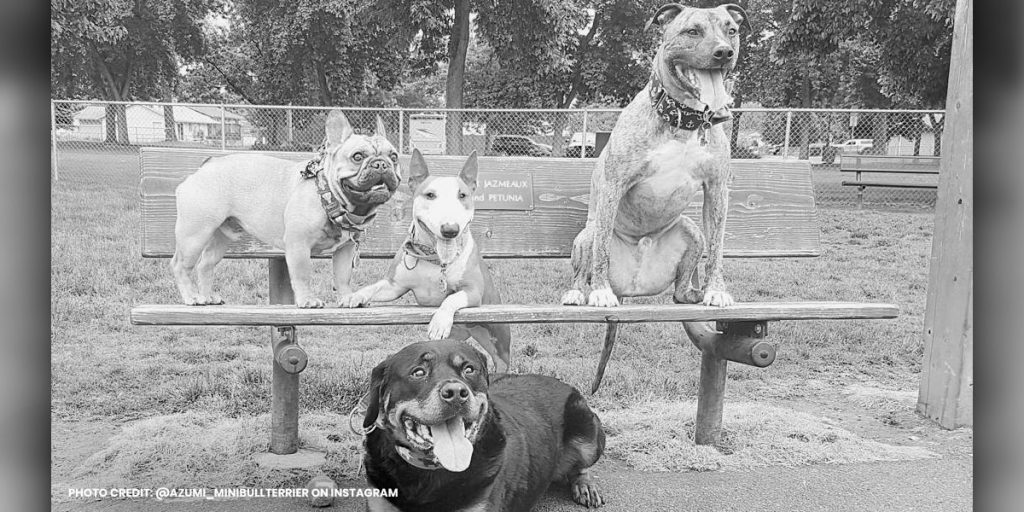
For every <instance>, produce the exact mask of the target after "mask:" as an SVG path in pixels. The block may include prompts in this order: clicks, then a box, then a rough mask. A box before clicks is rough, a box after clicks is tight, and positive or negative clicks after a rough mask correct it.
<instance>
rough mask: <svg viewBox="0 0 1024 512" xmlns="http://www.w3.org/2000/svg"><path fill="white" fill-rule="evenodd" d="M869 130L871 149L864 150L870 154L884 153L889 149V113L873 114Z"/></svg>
mask: <svg viewBox="0 0 1024 512" xmlns="http://www.w3.org/2000/svg"><path fill="white" fill-rule="evenodd" d="M874 117H875V119H874V122H873V123H872V125H871V126H872V130H871V138H872V142H871V149H870V150H869V151H866V153H870V154H872V155H884V154H886V153H888V149H889V114H886V113H884V112H882V113H878V114H875V116H874Z"/></svg>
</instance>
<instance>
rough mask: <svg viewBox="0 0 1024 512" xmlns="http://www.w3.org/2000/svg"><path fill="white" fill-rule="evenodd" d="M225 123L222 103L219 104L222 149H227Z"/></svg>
mask: <svg viewBox="0 0 1024 512" xmlns="http://www.w3.org/2000/svg"><path fill="white" fill-rule="evenodd" d="M226 125H227V123H225V122H224V104H223V103H221V104H220V149H221V150H222V151H223V150H225V149H227V134H228V131H227V129H226Z"/></svg>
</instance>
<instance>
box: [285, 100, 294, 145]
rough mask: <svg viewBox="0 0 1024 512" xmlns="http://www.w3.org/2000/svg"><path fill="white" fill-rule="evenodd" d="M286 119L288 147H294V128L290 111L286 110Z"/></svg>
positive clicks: (289, 104)
mask: <svg viewBox="0 0 1024 512" xmlns="http://www.w3.org/2000/svg"><path fill="white" fill-rule="evenodd" d="M291 105H292V104H291V103H288V106H289V107H290V106H291ZM286 117H287V118H288V145H289V146H293V145H295V133H294V127H293V126H292V109H288V115H287V116H286Z"/></svg>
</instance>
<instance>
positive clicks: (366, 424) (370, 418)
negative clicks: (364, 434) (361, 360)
mask: <svg viewBox="0 0 1024 512" xmlns="http://www.w3.org/2000/svg"><path fill="white" fill-rule="evenodd" d="M387 369H388V360H387V359H386V360H384V361H383V362H382V363H380V364H378V365H377V367H376V368H374V369H373V371H372V372H371V373H370V389H369V390H368V391H367V392H366V396H364V397H363V399H362V400H361V402H364V403H365V405H366V416H364V417H363V429H368V428H370V426H372V425H373V424H374V423H376V422H377V415H379V414H380V394H381V391H382V390H383V388H384V372H385V371H387Z"/></svg>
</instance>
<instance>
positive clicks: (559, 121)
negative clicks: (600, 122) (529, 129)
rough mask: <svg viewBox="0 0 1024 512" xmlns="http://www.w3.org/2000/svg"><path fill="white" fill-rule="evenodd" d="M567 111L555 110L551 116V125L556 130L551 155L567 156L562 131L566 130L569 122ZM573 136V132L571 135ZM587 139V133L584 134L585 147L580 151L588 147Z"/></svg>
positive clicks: (552, 137)
mask: <svg viewBox="0 0 1024 512" xmlns="http://www.w3.org/2000/svg"><path fill="white" fill-rule="evenodd" d="M568 121H569V120H568V119H566V113H565V112H555V113H554V114H553V116H552V118H551V127H552V128H553V129H554V130H555V131H554V133H553V134H552V136H551V156H558V157H561V156H565V140H564V137H562V132H563V131H565V125H566V124H568ZM569 137H570V138H571V137H572V134H570V135H569ZM586 145H587V141H586V134H584V135H583V147H581V148H580V151H584V150H585V149H586Z"/></svg>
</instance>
